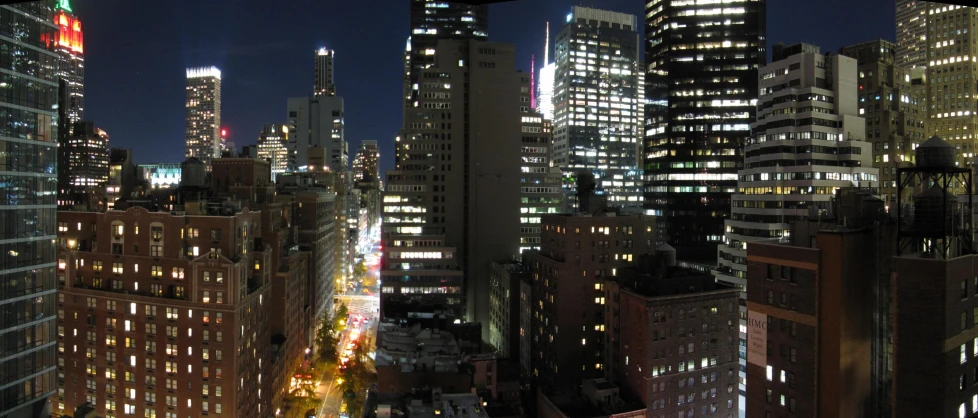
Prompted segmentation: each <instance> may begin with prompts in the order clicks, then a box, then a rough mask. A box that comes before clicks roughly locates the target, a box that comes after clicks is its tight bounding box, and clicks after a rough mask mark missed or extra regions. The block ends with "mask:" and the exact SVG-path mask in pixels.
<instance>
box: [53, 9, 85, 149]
mask: <svg viewBox="0 0 978 418" xmlns="http://www.w3.org/2000/svg"><path fill="white" fill-rule="evenodd" d="M54 21H55V24H57V25H58V34H57V36H54V37H53V39H52V42H51V43H52V44H53V45H54V46H55V50H56V51H57V52H58V76H59V77H61V79H63V80H65V83H66V90H67V91H66V98H67V102H66V103H65V105H64V106H65V109H64V113H65V115H66V118H67V120H66V123H65V126H67V127H68V129H67V130H66V132H64V133H63V134H64V135H66V136H70V135H72V134H73V132H74V131H73V130H74V124H75V122H78V121H80V120H81V119H82V118H83V117H84V111H85V44H84V38H83V36H82V28H81V21H80V20H78V18H77V17H75V16H74V14H72V10H71V4H70V3H69V1H68V0H61V1H59V2H58V5H57V12H56V14H55V16H54Z"/></svg>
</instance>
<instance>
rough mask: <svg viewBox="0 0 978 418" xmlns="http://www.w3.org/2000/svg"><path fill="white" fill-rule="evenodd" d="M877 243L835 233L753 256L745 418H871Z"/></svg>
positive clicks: (825, 231) (870, 236)
mask: <svg viewBox="0 0 978 418" xmlns="http://www.w3.org/2000/svg"><path fill="white" fill-rule="evenodd" d="M880 203H881V202H880ZM877 241H878V236H877V235H876V234H875V233H873V231H872V230H870V229H868V228H861V229H855V228H845V227H842V226H835V225H831V226H828V227H823V228H822V229H821V230H820V231H819V232H817V233H815V234H814V239H809V240H808V242H804V243H799V242H796V243H795V245H784V244H778V243H752V244H750V245H749V246H748V247H747V280H748V286H747V310H748V326H747V327H748V329H747V333H748V342H747V344H748V346H747V350H748V352H747V387H748V388H749V389H748V392H747V417H748V418H755V417H757V418H765V417H769V416H798V417H855V416H868V415H869V414H870V411H871V408H872V388H873V383H872V380H873V372H872V365H873V360H872V359H873V344H874V342H873V339H874V335H875V334H874V306H875V303H876V301H875V300H874V286H875V283H876V277H877V270H876V267H877V266H876V263H874V262H873V260H874V259H875V257H876V255H877V254H876V248H877ZM918 388H919V386H918ZM921 416H930V415H927V414H924V415H921Z"/></svg>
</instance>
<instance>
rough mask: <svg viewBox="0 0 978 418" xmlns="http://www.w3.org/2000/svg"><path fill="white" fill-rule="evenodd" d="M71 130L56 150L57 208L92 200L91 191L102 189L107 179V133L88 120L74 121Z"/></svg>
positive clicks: (68, 207) (65, 207)
mask: <svg viewBox="0 0 978 418" xmlns="http://www.w3.org/2000/svg"><path fill="white" fill-rule="evenodd" d="M72 131H73V132H74V134H73V135H71V136H69V137H68V140H67V141H64V142H63V143H62V144H59V150H58V151H59V154H60V155H59V157H60V158H62V159H63V160H60V161H59V164H58V165H59V167H58V207H59V208H63V209H71V208H73V207H75V206H76V205H80V204H89V203H94V202H92V197H95V198H96V199H99V196H92V195H93V193H92V191H96V190H97V191H104V190H105V186H106V183H107V182H108V179H109V134H107V133H105V131H103V130H101V129H98V128H96V127H95V125H94V124H93V123H92V122H91V121H81V122H78V123H75V126H74V128H73V129H72ZM103 203H104V202H103ZM96 206H100V205H96Z"/></svg>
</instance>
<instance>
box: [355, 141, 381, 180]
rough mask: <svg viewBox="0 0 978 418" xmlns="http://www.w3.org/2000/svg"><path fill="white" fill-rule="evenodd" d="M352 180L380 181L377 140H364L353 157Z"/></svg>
mask: <svg viewBox="0 0 978 418" xmlns="http://www.w3.org/2000/svg"><path fill="white" fill-rule="evenodd" d="M353 180H354V181H365V180H367V181H373V182H379V181H380V148H379V147H377V141H373V140H369V139H368V140H364V141H363V142H361V143H360V150H359V151H357V155H356V158H354V159H353Z"/></svg>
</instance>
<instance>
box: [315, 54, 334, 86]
mask: <svg viewBox="0 0 978 418" xmlns="http://www.w3.org/2000/svg"><path fill="white" fill-rule="evenodd" d="M335 57H336V51H334V50H332V49H326V47H322V48H319V50H317V51H316V82H315V85H314V86H313V95H315V96H335V95H336V83H335V82H334V78H333V77H334V74H333V58H335Z"/></svg>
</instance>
